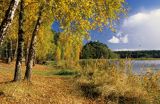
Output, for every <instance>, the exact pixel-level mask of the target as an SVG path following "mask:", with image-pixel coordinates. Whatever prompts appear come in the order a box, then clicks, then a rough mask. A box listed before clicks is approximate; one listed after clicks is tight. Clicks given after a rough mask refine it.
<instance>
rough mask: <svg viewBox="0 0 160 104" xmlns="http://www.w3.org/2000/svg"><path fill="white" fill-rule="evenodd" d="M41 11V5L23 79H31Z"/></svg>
mask: <svg viewBox="0 0 160 104" xmlns="http://www.w3.org/2000/svg"><path fill="white" fill-rule="evenodd" d="M42 12H43V6H41V7H40V9H39V14H38V19H37V22H36V25H35V28H34V30H33V33H32V39H31V43H30V47H29V54H28V61H27V65H26V72H25V77H24V79H25V80H28V81H30V80H31V73H32V67H33V60H34V54H35V45H36V39H37V32H38V30H39V27H40V25H41V22H42Z"/></svg>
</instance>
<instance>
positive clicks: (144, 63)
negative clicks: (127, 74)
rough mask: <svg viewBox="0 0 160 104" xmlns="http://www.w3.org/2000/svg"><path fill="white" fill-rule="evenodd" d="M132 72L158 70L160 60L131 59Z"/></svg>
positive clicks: (159, 68)
mask: <svg viewBox="0 0 160 104" xmlns="http://www.w3.org/2000/svg"><path fill="white" fill-rule="evenodd" d="M131 65H132V68H133V72H136V73H141V72H146V71H147V70H153V71H158V70H160V60H132V61H131Z"/></svg>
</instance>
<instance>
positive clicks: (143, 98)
mask: <svg viewBox="0 0 160 104" xmlns="http://www.w3.org/2000/svg"><path fill="white" fill-rule="evenodd" d="M80 66H81V70H80V76H79V77H78V78H77V84H78V86H79V88H80V89H81V91H82V92H83V94H84V95H85V96H86V97H89V98H92V99H101V101H103V102H104V103H114V104H160V82H159V81H160V72H156V73H153V72H152V71H148V72H146V73H145V74H143V75H137V74H134V73H133V72H132V65H131V61H130V60H119V61H118V60H112V61H109V60H82V61H81V62H80Z"/></svg>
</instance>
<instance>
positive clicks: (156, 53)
mask: <svg viewBox="0 0 160 104" xmlns="http://www.w3.org/2000/svg"><path fill="white" fill-rule="evenodd" d="M115 53H117V54H118V55H119V57H120V58H160V50H141V51H115Z"/></svg>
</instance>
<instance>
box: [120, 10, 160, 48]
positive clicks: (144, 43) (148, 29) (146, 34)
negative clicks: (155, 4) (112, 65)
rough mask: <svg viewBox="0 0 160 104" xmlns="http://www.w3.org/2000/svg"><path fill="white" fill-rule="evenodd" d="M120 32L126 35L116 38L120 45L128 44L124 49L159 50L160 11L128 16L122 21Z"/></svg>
mask: <svg viewBox="0 0 160 104" xmlns="http://www.w3.org/2000/svg"><path fill="white" fill-rule="evenodd" d="M121 31H122V32H123V34H128V35H125V36H124V37H123V38H118V39H119V40H121V42H122V43H128V46H126V48H135V49H139V48H143V49H160V9H155V10H150V11H147V12H146V11H144V12H139V13H137V14H134V15H132V16H129V17H128V18H127V19H125V20H124V22H123V24H122V26H121ZM120 35H121V34H120V33H119V34H118V35H117V36H120ZM128 41H129V42H128Z"/></svg>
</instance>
